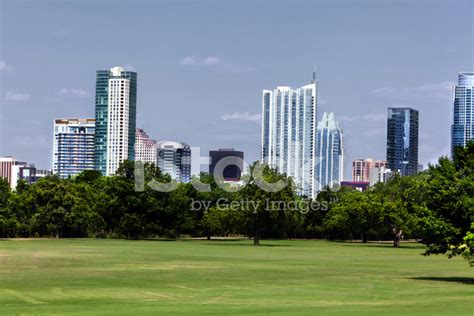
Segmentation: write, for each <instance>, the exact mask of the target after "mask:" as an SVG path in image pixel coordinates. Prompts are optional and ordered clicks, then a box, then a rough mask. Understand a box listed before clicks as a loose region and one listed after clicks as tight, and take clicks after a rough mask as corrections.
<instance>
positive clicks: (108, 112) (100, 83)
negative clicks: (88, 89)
mask: <svg viewBox="0 0 474 316" xmlns="http://www.w3.org/2000/svg"><path fill="white" fill-rule="evenodd" d="M136 109H137V73H136V72H132V71H125V70H124V69H123V68H121V67H113V68H111V69H110V70H98V71H97V75H96V90H95V118H96V133H95V169H96V170H99V171H100V172H102V174H103V175H111V174H114V173H115V171H116V170H117V168H118V166H119V164H120V163H121V162H122V161H124V160H127V159H130V160H133V159H134V158H135V153H134V152H135V151H134V149H135V126H136Z"/></svg>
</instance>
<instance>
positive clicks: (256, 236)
mask: <svg viewBox="0 0 474 316" xmlns="http://www.w3.org/2000/svg"><path fill="white" fill-rule="evenodd" d="M253 245H254V246H260V237H259V236H258V234H255V237H254V238H253Z"/></svg>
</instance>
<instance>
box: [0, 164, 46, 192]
mask: <svg viewBox="0 0 474 316" xmlns="http://www.w3.org/2000/svg"><path fill="white" fill-rule="evenodd" d="M49 175H51V171H50V170H40V169H36V167H35V165H33V164H29V163H27V162H24V161H17V160H16V158H15V157H0V178H4V179H5V180H7V182H8V185H9V186H10V188H11V189H12V190H15V189H16V186H17V184H18V181H20V180H25V181H26V182H27V183H29V184H31V183H35V182H36V181H38V179H40V178H42V177H45V176H49Z"/></svg>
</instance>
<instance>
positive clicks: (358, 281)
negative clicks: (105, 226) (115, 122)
mask: <svg viewBox="0 0 474 316" xmlns="http://www.w3.org/2000/svg"><path fill="white" fill-rule="evenodd" d="M423 250H424V248H423V247H422V246H421V245H419V244H404V245H403V246H402V248H400V249H393V248H392V247H391V246H390V245H387V244H361V243H336V242H326V241H286V240H285V241H280V240H278V241H268V240H264V241H262V246H261V247H253V246H252V241H249V240H226V241H221V240H216V241H204V240H185V241H125V240H94V239H77V240H34V239H31V240H0V315H8V314H22V315H25V314H53V313H57V314H61V315H64V314H80V315H84V314H91V315H92V314H95V315H97V314H100V315H104V314H114V315H116V314H121V315H157V314H159V315H171V314H173V315H242V314H246V315H261V314H269V315H373V314H383V315H405V316H408V315H474V269H473V268H470V267H469V266H468V264H467V263H466V262H465V261H464V260H462V259H461V258H455V259H452V260H449V259H447V258H446V257H444V256H431V257H424V256H422V255H420V254H421V253H422V252H423Z"/></svg>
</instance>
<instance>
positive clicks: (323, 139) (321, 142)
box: [315, 112, 344, 191]
mask: <svg viewBox="0 0 474 316" xmlns="http://www.w3.org/2000/svg"><path fill="white" fill-rule="evenodd" d="M342 138H343V133H342V130H341V129H340V128H339V124H338V123H337V122H336V119H335V117H334V113H332V112H330V113H327V112H324V114H323V117H322V119H321V121H320V122H319V123H318V133H317V139H316V157H317V161H316V170H315V174H316V190H317V191H321V190H322V189H323V188H324V187H326V186H329V187H333V186H335V185H337V186H339V184H340V182H341V181H342V180H343V176H344V149H343V141H342Z"/></svg>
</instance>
